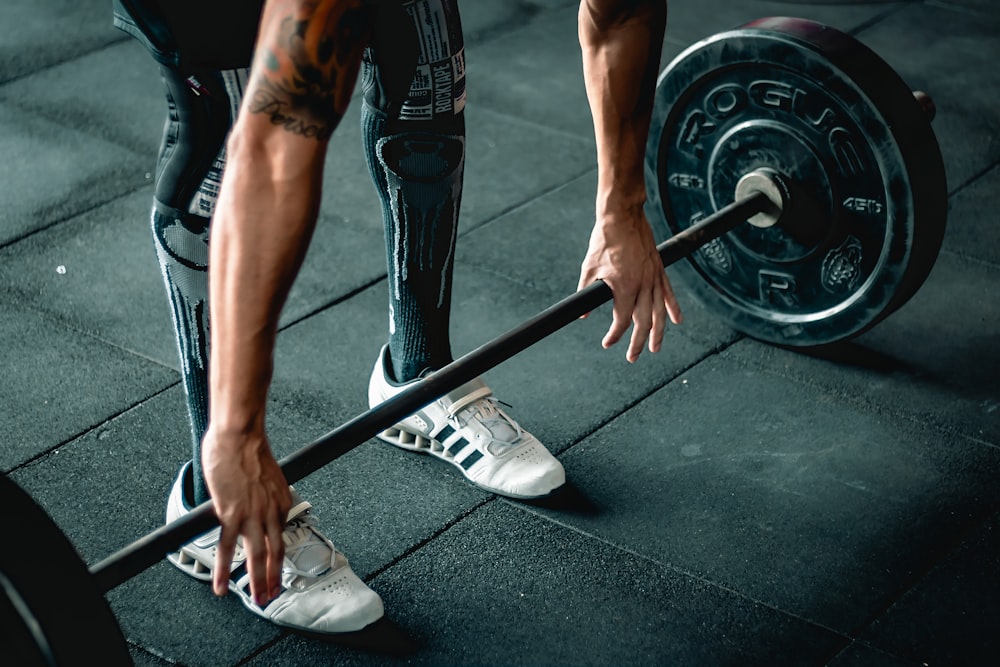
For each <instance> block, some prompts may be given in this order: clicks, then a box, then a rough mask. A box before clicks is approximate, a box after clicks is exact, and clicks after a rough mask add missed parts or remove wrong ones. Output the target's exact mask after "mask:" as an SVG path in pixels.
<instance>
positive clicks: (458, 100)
mask: <svg viewBox="0 0 1000 667" xmlns="http://www.w3.org/2000/svg"><path fill="white" fill-rule="evenodd" d="M394 4H395V3H384V4H383V9H382V12H383V14H382V15H381V16H379V17H378V19H377V21H376V30H375V35H374V38H373V41H372V45H371V48H369V49H368V52H367V53H366V58H365V65H366V67H365V80H364V84H365V95H364V107H363V109H362V134H363V137H364V144H365V150H366V156H367V158H368V164H369V168H370V170H371V174H372V178H373V180H374V182H375V187H376V190H377V191H378V192H379V195H380V197H381V198H382V210H383V217H384V222H385V233H386V249H387V257H388V269H389V342H388V345H386V347H385V348H384V350H383V353H382V355H381V358H380V359H379V362H378V363H376V365H375V369H374V371H373V373H372V378H371V381H370V383H369V403H370V404H371V405H375V404H377V403H379V402H381V401H384V400H386V399H388V398H390V397H391V396H392V395H394V394H396V393H399V392H400V391H403V390H404V388H405V384H406V383H408V382H410V381H411V380H414V379H415V378H418V377H419V376H420V374H421V373H422V372H424V371H425V370H429V369H431V370H433V369H437V368H440V367H442V366H445V365H446V364H448V363H449V362H450V361H451V360H452V357H451V343H450V338H449V325H450V310H451V276H452V269H453V266H454V258H455V240H456V238H457V232H458V213H459V207H460V203H461V195H462V177H463V169H464V164H465V115H464V109H465V52H464V48H463V43H462V29H461V21H460V19H459V15H458V7H457V5H456V3H455V2H454V1H453V0H417V1H407V2H403V3H401V5H399V6H394ZM380 437H381V438H382V439H383V440H385V441H387V442H389V443H391V444H394V445H396V446H399V447H402V448H404V449H408V450H411V451H420V452H427V453H430V454H432V455H434V456H437V457H439V458H442V459H444V460H446V461H448V462H450V463H452V464H454V465H455V466H457V467H458V468H459V469H460V470H461V471H462V474H463V475H464V476H465V477H466V478H467V479H468V480H469V481H471V482H472V483H473V484H476V485H477V486H479V487H481V488H483V489H486V490H489V491H492V492H495V493H501V494H504V495H507V496H512V497H516V498H538V497H541V496H546V495H549V494H551V493H552V492H553V491H555V490H556V489H558V488H560V487H561V486H562V485H563V484H564V483H565V472H564V471H563V468H562V466H561V465H560V463H559V462H558V461H557V460H556V459H555V457H553V456H552V454H550V453H549V452H548V450H546V449H545V448H544V447H543V446H542V445H541V443H539V442H538V440H537V439H536V438H535V437H534V436H532V435H531V434H530V433H528V432H527V431H525V430H523V429H522V428H521V427H520V426H519V425H518V424H517V422H515V421H514V420H513V419H511V418H510V416H508V415H507V413H506V412H505V411H504V410H503V409H502V408H501V407H500V403H499V401H497V399H496V398H495V397H494V396H493V393H492V391H491V390H490V389H489V387H487V386H486V385H485V384H484V383H483V382H482V381H481V380H478V379H477V380H475V381H473V382H470V383H468V384H466V385H463V386H462V387H459V388H457V389H455V390H454V391H452V392H449V394H448V395H447V396H445V397H443V398H441V399H440V400H438V401H435V402H434V403H433V404H432V405H429V406H427V407H426V408H425V409H423V410H421V411H420V412H419V413H418V414H416V415H414V416H412V417H410V418H409V419H407V420H405V421H404V422H402V423H400V424H397V425H396V426H395V427H393V428H390V429H387V430H386V431H385V432H383V433H382V434H381V435H380Z"/></svg>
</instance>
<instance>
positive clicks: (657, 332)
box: [649, 285, 667, 352]
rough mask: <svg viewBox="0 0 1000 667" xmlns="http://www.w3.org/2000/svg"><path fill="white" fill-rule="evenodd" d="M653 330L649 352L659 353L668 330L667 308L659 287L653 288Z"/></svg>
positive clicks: (650, 336) (650, 333)
mask: <svg viewBox="0 0 1000 667" xmlns="http://www.w3.org/2000/svg"><path fill="white" fill-rule="evenodd" d="M652 306H653V328H652V329H651V330H650V332H649V351H650V352H659V351H660V347H661V346H662V345H663V333H664V331H666V328H667V322H666V320H667V307H666V305H665V304H664V298H663V290H662V288H661V287H660V286H659V285H657V286H655V287H654V288H653V301H652Z"/></svg>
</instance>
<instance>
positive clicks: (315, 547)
mask: <svg viewBox="0 0 1000 667" xmlns="http://www.w3.org/2000/svg"><path fill="white" fill-rule="evenodd" d="M282 537H283V538H284V540H285V560H286V561H287V562H286V563H285V567H284V568H283V569H284V572H285V573H286V574H291V575H294V576H298V577H309V578H313V579H314V578H316V577H319V576H322V575H323V574H325V573H326V572H328V571H329V570H330V568H331V567H333V562H334V558H335V554H336V551H335V549H334V548H333V545H332V544H330V542H329V541H328V540H325V539H323V538H322V537H321V536H320V535H319V534H318V533H317V532H316V530H315V529H314V528H313V520H312V517H310V516H307V515H303V516H297V517H295V518H294V519H292V520H291V521H289V522H288V525H286V526H285V532H284V533H283V534H282Z"/></svg>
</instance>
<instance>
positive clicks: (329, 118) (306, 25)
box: [247, 0, 368, 141]
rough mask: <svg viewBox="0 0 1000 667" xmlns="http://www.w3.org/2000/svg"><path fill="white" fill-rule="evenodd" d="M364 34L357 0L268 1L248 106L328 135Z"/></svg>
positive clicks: (283, 123)
mask: <svg viewBox="0 0 1000 667" xmlns="http://www.w3.org/2000/svg"><path fill="white" fill-rule="evenodd" d="M367 34H368V18H367V12H366V11H365V10H364V9H363V7H362V2H361V0H319V1H313V2H306V1H304V0H298V1H296V0H272V1H271V2H270V3H268V7H267V9H266V10H265V14H264V18H263V20H262V23H261V35H260V39H259V44H258V55H257V61H256V62H255V63H254V77H253V81H252V83H251V90H250V91H248V92H249V95H248V107H247V109H248V111H249V112H250V113H255V114H263V115H265V116H267V117H268V118H269V120H270V122H271V123H272V124H273V125H277V126H280V127H281V128H283V129H285V130H287V131H288V132H292V133H294V134H298V135H301V136H303V137H308V138H313V139H318V140H321V141H323V140H326V139H328V138H329V137H330V135H331V134H332V133H333V130H334V128H336V126H337V123H338V122H339V120H340V118H341V116H342V115H343V112H344V110H345V109H346V108H347V102H348V100H349V98H350V94H351V89H352V88H353V86H354V81H355V78H356V76H357V71H358V66H359V63H360V60H361V52H362V51H363V49H364V47H365V45H366V41H367Z"/></svg>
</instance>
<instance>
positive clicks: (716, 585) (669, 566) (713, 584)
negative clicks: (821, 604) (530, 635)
mask: <svg viewBox="0 0 1000 667" xmlns="http://www.w3.org/2000/svg"><path fill="white" fill-rule="evenodd" d="M500 500H501V501H503V499H500ZM503 502H506V503H507V504H509V505H510V506H512V507H516V508H518V509H520V510H521V511H524V512H527V513H529V514H533V515H535V516H536V517H538V518H540V519H542V520H544V521H547V522H549V523H553V524H556V525H557V526H559V527H561V528H564V529H566V530H569V531H570V532H573V533H576V534H577V535H580V536H581V537H584V538H586V539H588V540H591V541H594V542H598V543H600V544H603V545H604V546H607V547H610V548H611V549H614V550H615V551H621V552H624V553H627V554H629V555H630V556H632V557H634V558H637V559H638V560H640V561H643V562H645V563H650V564H653V565H655V566H656V567H660V568H663V569H665V570H669V571H671V572H674V573H676V574H679V575H681V576H682V577H685V578H688V579H691V580H694V581H698V582H700V583H702V584H705V585H706V586H708V587H710V588H713V589H716V590H720V591H724V592H726V593H728V594H730V595H733V596H735V597H737V598H740V599H741V600H746V601H747V602H750V603H752V604H754V605H757V606H760V607H763V608H766V609H770V610H771V611H773V612H775V613H777V614H779V615H781V616H784V617H786V618H791V619H795V620H797V621H800V622H802V623H805V624H807V625H810V626H812V627H814V628H819V629H821V630H824V631H826V632H829V633H831V634H833V635H834V636H836V637H839V638H841V639H843V640H844V641H845V642H850V641H853V640H854V639H855V638H854V637H853V636H851V635H849V634H845V633H844V632H842V631H840V630H837V629H835V628H831V627H829V626H826V625H824V624H822V623H819V622H817V621H814V620H811V619H809V618H805V617H804V616H801V615H799V614H795V613H792V612H790V611H787V610H784V609H781V608H779V607H776V606H775V605H773V604H772V603H770V602H766V601H764V600H758V599H757V598H755V597H753V596H751V595H748V594H746V593H744V592H742V591H740V590H738V589H736V588H733V587H731V586H729V585H726V584H724V583H721V582H719V581H713V580H712V579H709V578H707V577H706V576H704V575H701V574H697V573H696V572H692V571H690V570H687V569H685V568H683V567H680V566H679V565H675V564H673V563H670V562H665V561H662V560H659V559H656V558H652V557H650V556H647V555H645V554H642V553H640V552H638V551H636V550H635V549H632V548H631V547H628V546H625V545H623V544H618V543H617V542H613V541H611V540H609V539H607V538H604V537H600V536H599V535H595V534H593V533H588V532H586V531H583V530H581V529H579V528H577V527H575V526H573V525H571V524H568V523H565V522H563V521H561V520H559V519H556V518H552V517H549V516H546V515H544V514H541V513H539V512H538V511H537V510H535V509H532V508H531V507H529V506H521V505H517V504H515V503H512V502H509V501H503Z"/></svg>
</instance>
